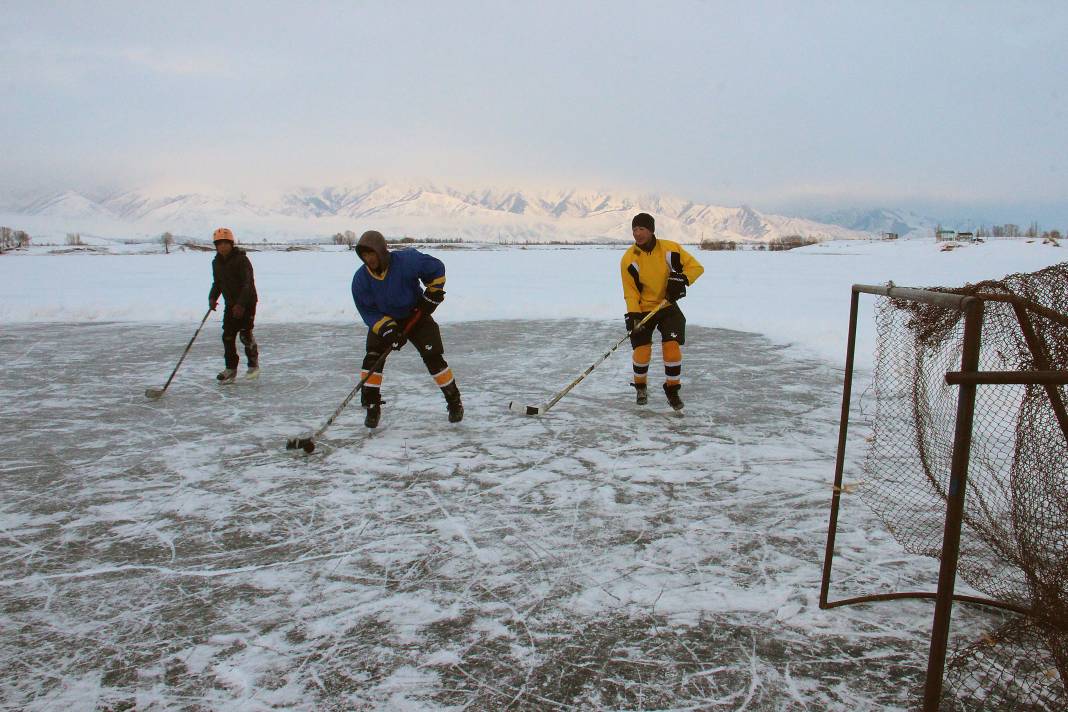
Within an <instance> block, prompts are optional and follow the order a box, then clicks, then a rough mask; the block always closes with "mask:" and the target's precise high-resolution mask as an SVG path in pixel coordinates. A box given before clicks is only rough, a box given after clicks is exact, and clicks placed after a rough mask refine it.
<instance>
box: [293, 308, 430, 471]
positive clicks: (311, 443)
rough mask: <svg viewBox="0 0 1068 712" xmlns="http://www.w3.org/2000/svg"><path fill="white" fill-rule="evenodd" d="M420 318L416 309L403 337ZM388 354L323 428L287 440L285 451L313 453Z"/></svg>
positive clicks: (362, 380) (376, 362) (383, 354)
mask: <svg viewBox="0 0 1068 712" xmlns="http://www.w3.org/2000/svg"><path fill="white" fill-rule="evenodd" d="M422 316H423V313H422V312H421V311H419V310H418V309H416V310H415V311H414V312H412V316H411V318H409V319H408V323H407V324H405V325H404V335H405V336H407V335H408V333H409V332H410V331H411V330H412V327H413V326H415V323H416V322H417V321H419V318H420V317H422ZM389 352H390V349H384V350H383V351H382V355H381V356H379V357H378V360H377V361H375V363H374V365H373V366H371V368H370V369H368V371H367V375H366V376H364V377H363V378H361V379H360V382H359V383H357V384H356V387H355V388H353V389H352V391H350V392H349V394H348V395H347V396H345V400H343V401H341V405H339V406H338V407H337V409H336V410H334V414H333V415H331V416H330V417H329V418H328V419H327V421H326V422H325V423H323V427H321V428H319V429H318V430H316V431H315V432H314V433H312V434H311V435H309V436H307V437H304V438H289V440H286V450H297V449H301V450H303V451H304V452H306V453H308V454H311V453H312V452H314V451H315V441H316V440H318V439H319V438H320V437H322V435H323V433H325V432H326V429H327V428H329V427H330V426H331V425H333V424H334V421H335V420H337V417H338V416H339V415H341V411H343V410H345V406H347V405H348V404H349V401H351V400H352V399H353V398H354V397H355V396H356V394H357V393H359V391H360V389H361V388H363V384H365V383H367V379H369V378H370V377H371V376H373V375H374V374H375V373H376V372H377V371H378V369H380V368H382V364H383V363H385V361H386V356H389Z"/></svg>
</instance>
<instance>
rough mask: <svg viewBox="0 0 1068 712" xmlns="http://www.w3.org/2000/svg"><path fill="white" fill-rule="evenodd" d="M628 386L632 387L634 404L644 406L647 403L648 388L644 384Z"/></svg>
mask: <svg viewBox="0 0 1068 712" xmlns="http://www.w3.org/2000/svg"><path fill="white" fill-rule="evenodd" d="M630 385H632V386H634V391H635V398H634V402H635V403H637V404H638V405H645V404H646V403H648V402H649V388H648V387H647V386H646V385H645V384H644V383H632V384H630Z"/></svg>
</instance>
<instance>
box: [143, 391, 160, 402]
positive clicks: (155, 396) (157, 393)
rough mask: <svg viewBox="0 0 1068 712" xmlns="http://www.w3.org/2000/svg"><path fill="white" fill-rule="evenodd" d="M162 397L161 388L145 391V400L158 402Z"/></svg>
mask: <svg viewBox="0 0 1068 712" xmlns="http://www.w3.org/2000/svg"><path fill="white" fill-rule="evenodd" d="M162 397H163V389H162V388H148V389H146V390H145V398H151V399H152V400H159V399H160V398H162Z"/></svg>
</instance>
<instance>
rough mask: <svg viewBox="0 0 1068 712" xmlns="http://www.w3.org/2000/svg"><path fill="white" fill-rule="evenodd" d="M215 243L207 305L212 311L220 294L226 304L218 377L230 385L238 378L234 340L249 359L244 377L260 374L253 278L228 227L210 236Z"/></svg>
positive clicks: (250, 264) (250, 269)
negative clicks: (222, 359) (222, 365)
mask: <svg viewBox="0 0 1068 712" xmlns="http://www.w3.org/2000/svg"><path fill="white" fill-rule="evenodd" d="M212 240H213V241H214V242H215V259H214V260H212V262H211V274H212V278H213V279H212V283H211V291H210V292H209V293H208V305H209V306H210V307H211V308H212V310H214V309H215V307H216V306H218V304H219V295H222V297H223V299H224V300H225V302H226V306H225V308H224V309H223V336H222V340H223V354H224V356H225V358H226V368H224V369H223V370H222V371H221V372H220V373H219V375H217V376H216V377H215V378H217V379H218V380H219V381H220V382H222V383H233V381H234V378H236V377H237V364H238V361H239V359H238V356H237V337H238V335H240V336H241V343H242V344H244V346H245V357H246V358H247V359H248V373H247V375H246V377H247V378H256V377H257V376H258V375H259V373H260V348H259V345H258V344H257V343H256V337H255V336H253V335H252V328H253V325H254V322H255V320H256V302H257V296H256V279H255V276H254V275H253V273H252V263H251V262H249V259H248V255H247V254H245V251H244V250H241V249H238V248H237V247H236V245H235V242H236V241H235V240H234V233H233V232H232V231H231V230H230V228H228V227H220V228H219V229H218V230H216V231H215V234H214V235H212Z"/></svg>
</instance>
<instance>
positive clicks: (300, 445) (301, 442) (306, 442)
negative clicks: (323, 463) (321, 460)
mask: <svg viewBox="0 0 1068 712" xmlns="http://www.w3.org/2000/svg"><path fill="white" fill-rule="evenodd" d="M286 450H303V451H304V452H305V453H307V454H309V455H310V454H311V453H313V452H315V441H314V440H312V439H311V438H290V439H289V440H286Z"/></svg>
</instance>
